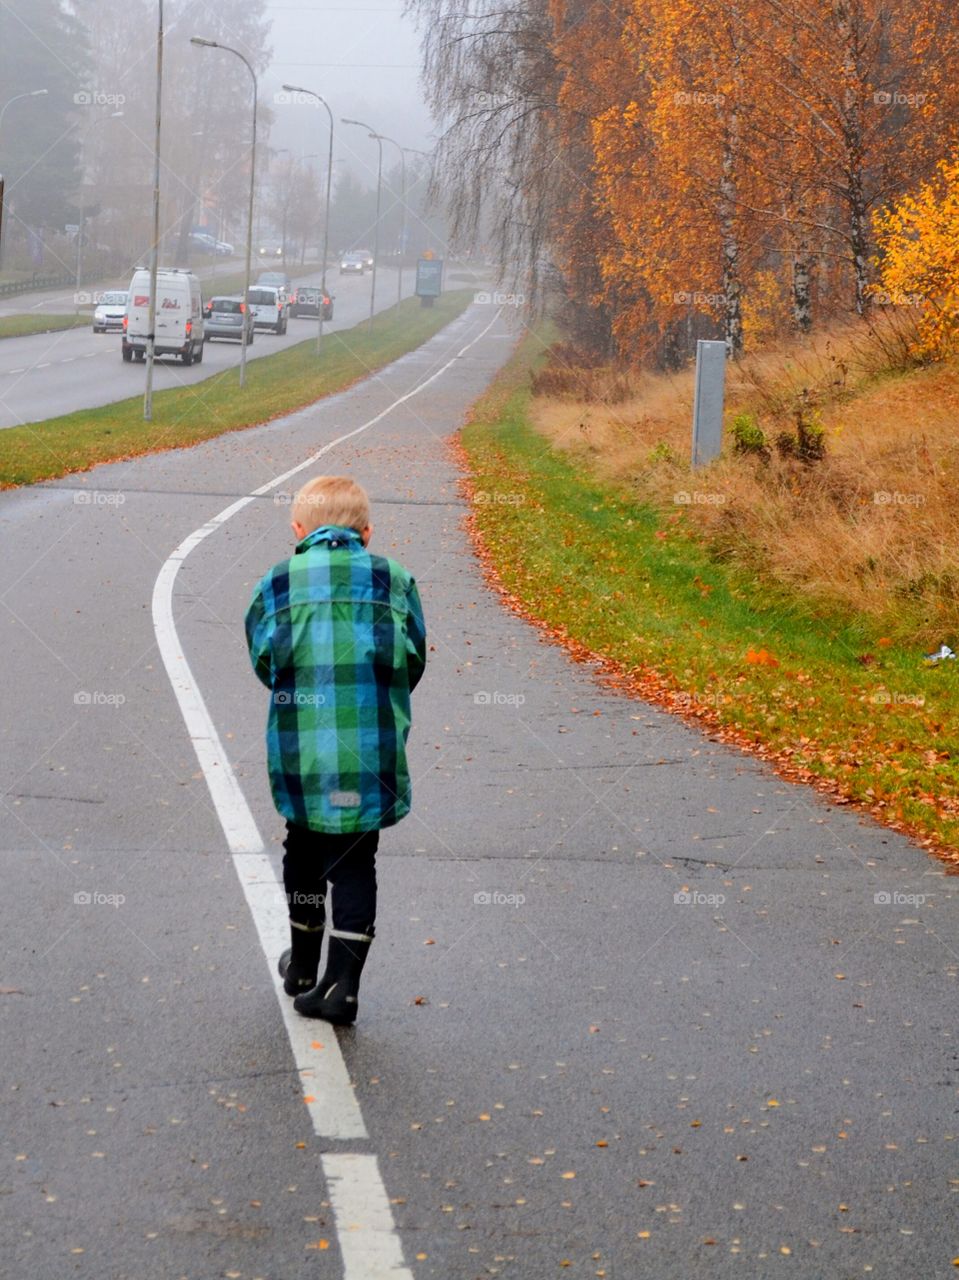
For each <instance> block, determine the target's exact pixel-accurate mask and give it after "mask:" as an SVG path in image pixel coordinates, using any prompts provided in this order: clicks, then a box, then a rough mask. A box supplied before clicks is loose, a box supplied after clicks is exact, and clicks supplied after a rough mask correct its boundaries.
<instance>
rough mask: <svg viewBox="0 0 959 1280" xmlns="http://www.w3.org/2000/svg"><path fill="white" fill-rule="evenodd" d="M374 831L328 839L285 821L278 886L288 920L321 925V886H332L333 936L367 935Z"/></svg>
mask: <svg viewBox="0 0 959 1280" xmlns="http://www.w3.org/2000/svg"><path fill="white" fill-rule="evenodd" d="M379 841H380V833H379V832H378V831H363V832H359V833H358V834H356V835H329V834H327V833H326V832H324V831H311V830H310V828H309V827H301V826H298V825H297V824H296V823H295V822H287V824H286V839H285V840H284V841H283V848H284V849H285V850H286V853H285V854H284V855H283V886H284V888H285V889H286V900H287V902H288V904H289V911H290V919H291V920H292V921H294V922H295V923H296V924H302V925H306V927H307V928H309V929H316V928H317V927H322V926H323V925H324V924H325V923H326V897H327V886H328V885H331V886H332V887H333V912H332V915H333V919H332V925H333V928H334V930H335V931H336V932H337V933H343V934H347V935H349V934H352V935H356V936H363V935H366V936H367V937H369V938H372V937H373V929H374V925H375V922H376V848H377V845H378V844H379Z"/></svg>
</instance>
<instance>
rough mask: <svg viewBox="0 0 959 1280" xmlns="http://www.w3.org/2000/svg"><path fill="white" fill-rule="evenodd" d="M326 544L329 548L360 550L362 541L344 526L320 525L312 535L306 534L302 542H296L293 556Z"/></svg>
mask: <svg viewBox="0 0 959 1280" xmlns="http://www.w3.org/2000/svg"><path fill="white" fill-rule="evenodd" d="M321 542H323V543H327V544H328V545H329V546H330V547H349V548H350V550H357V549H362V546H363V540H362V538H361V537H360V535H359V533H358V532H357V531H356V529H348V528H346V526H345V525H339V524H322V525H320V527H319V528H318V529H314V530H313V531H312V533H308V534H307V535H306V537H305V538H304V539H303V540H302V542H298V543H297V546H296V551H295V552H294V553H293V554H294V555H299V554H300V552H301V551H309V549H310V548H311V547H315V546H317V545H318V544H319V543H321Z"/></svg>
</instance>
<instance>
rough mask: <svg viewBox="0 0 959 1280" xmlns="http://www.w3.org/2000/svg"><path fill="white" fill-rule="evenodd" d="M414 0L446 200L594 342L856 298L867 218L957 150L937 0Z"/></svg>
mask: <svg viewBox="0 0 959 1280" xmlns="http://www.w3.org/2000/svg"><path fill="white" fill-rule="evenodd" d="M410 7H411V8H412V9H414V10H415V11H417V12H418V13H420V14H421V15H422V16H423V18H424V20H425V21H424V32H425V38H424V47H425V51H426V58H427V70H428V83H429V86H430V91H431V101H432V105H433V108H434V111H435V113H436V115H437V118H438V119H439V121H440V123H441V126H442V130H443V132H442V140H441V144H440V148H439V165H438V173H439V174H440V176H441V178H442V180H443V182H444V184H445V186H446V187H447V188H448V189H449V190H451V191H452V192H453V193H454V194H453V205H454V208H455V207H456V206H457V202H459V207H460V209H461V211H462V209H463V208H464V207H465V206H464V203H463V201H464V192H465V191H466V190H467V189H471V190H472V193H473V194H472V199H471V201H468V202H467V203H469V205H470V208H471V209H472V210H473V212H474V214H475V215H476V216H475V218H474V223H473V225H474V226H476V225H478V224H479V221H481V220H482V219H484V218H485V219H486V220H488V222H489V223H490V224H491V225H492V226H493V227H495V228H496V231H497V234H498V237H499V247H500V255H501V259H502V261H503V262H504V263H507V264H509V266H510V267H511V268H512V269H514V270H515V271H517V272H518V273H520V274H522V275H523V276H524V278H525V279H526V280H527V281H531V282H532V286H533V289H534V291H535V290H538V289H539V288H540V287H541V286H542V285H546V284H548V285H550V286H551V287H552V288H553V290H554V292H555V293H556V294H558V296H559V298H560V299H561V305H560V316H561V318H565V321H566V324H567V328H568V329H569V330H570V332H571V333H572V334H573V335H574V337H575V338H576V340H577V341H578V342H580V344H581V345H583V346H584V347H588V348H589V349H591V350H592V351H593V353H594V355H595V356H596V357H597V358H606V356H607V355H608V352H609V349H610V346H611V345H612V347H613V348H614V349H615V351H616V353H617V354H618V355H619V357H621V358H623V359H627V360H637V359H644V358H646V359H650V358H652V359H656V360H658V361H664V360H668V359H669V358H670V355H671V354H673V355H675V354H676V353H679V354H682V355H685V354H687V353H688V352H689V351H690V350H691V349H692V347H693V345H694V340H695V338H696V337H700V336H722V337H723V338H724V339H725V341H726V344H727V347H728V350H729V352H730V354H731V355H732V356H737V355H738V354H739V353H740V352H741V351H742V350H743V349H744V345H745V342H746V337H747V329H746V326H745V324H744V317H747V316H748V315H750V314H755V313H756V311H757V308H759V307H760V306H763V307H769V306H779V307H780V309H781V311H782V315H781V316H780V321H781V323H782V324H786V325H791V326H792V327H793V328H794V329H795V330H796V331H797V332H799V333H808V332H809V331H810V330H811V329H812V328H813V327H814V326H816V325H817V324H821V323H824V322H827V321H829V320H831V319H833V318H835V317H837V316H842V315H848V314H858V315H863V314H865V312H866V311H867V310H868V309H869V307H870V306H871V305H873V303H874V300H875V298H876V294H875V292H874V290H873V289H872V285H873V284H874V283H875V280H876V276H877V270H878V266H877V263H878V262H879V261H880V260H881V247H882V246H881V245H880V244H879V243H878V242H877V239H876V234H875V226H876V225H877V218H880V219H881V212H882V210H884V209H888V208H890V207H892V206H894V205H895V204H896V202H897V201H898V200H900V199H901V198H903V197H904V196H905V195H906V193H907V192H909V191H911V190H916V189H919V187H920V184H922V183H923V182H924V181H928V180H930V179H931V178H932V177H933V175H934V174H935V173H936V169H937V165H938V164H939V163H940V162H941V161H942V160H943V159H944V158H945V157H948V156H951V155H952V154H953V153H954V151H955V149H956V147H957V146H959V24H957V23H956V21H955V15H954V12H953V0H896V2H895V3H894V2H893V0H609V2H608V3H594V2H592V0H525V2H523V3H520V2H519V0H512V2H510V0H506V2H504V0H498V2H497V0H491V2H490V3H484V2H483V0H480V2H479V3H469V2H468V0H417V2H412V3H411V6H410ZM478 91H481V92H483V93H485V94H487V95H488V96H489V103H490V105H489V108H488V109H486V108H482V107H477V100H476V93H477V92H478ZM504 102H508V103H509V104H510V105H509V110H508V111H504V110H503V105H502V104H503V103H504ZM478 174H480V175H482V180H481V181H479V182H478V180H477V175H478ZM877 254H879V255H880V257H879V258H877ZM547 268H555V270H551V269H547ZM753 330H754V331H758V326H753Z"/></svg>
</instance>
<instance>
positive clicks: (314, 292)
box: [289, 285, 333, 320]
mask: <svg viewBox="0 0 959 1280" xmlns="http://www.w3.org/2000/svg"><path fill="white" fill-rule="evenodd" d="M321 298H322V300H323V319H324V320H332V319H333V295H332V294H330V293H326V292H325V291H324V290H323V289H317V288H313V287H311V286H309V285H305V286H301V287H300V288H299V289H297V290H296V292H295V293H294V294H293V296H292V297H291V298H290V312H289V314H290V315H291V316H293V317H296V316H318V315H319V314H320V299H321Z"/></svg>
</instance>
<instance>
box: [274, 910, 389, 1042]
mask: <svg viewBox="0 0 959 1280" xmlns="http://www.w3.org/2000/svg"><path fill="white" fill-rule="evenodd" d="M372 941H373V939H372V938H371V937H369V936H368V935H366V934H358V933H351V934H347V935H346V936H345V937H344V936H343V934H340V933H337V931H336V930H335V929H331V930H330V946H329V950H328V951H327V955H326V972H325V973H324V974H323V977H322V978H321V979H320V980H319V982H318V983H317V984H316V986H315V987H314V988H313V990H312V991H310V992H308V993H307V994H306V995H299V996H297V997H296V999H295V1000H294V1001H293V1008H294V1009H295V1010H296V1011H297V1013H302V1014H303V1016H304V1017H305V1018H322V1019H323V1021H324V1022H332V1023H334V1024H335V1025H336V1026H340V1027H348V1026H350V1024H351V1023H353V1022H355V1021H356V1009H357V997H358V996H359V991H360V974H361V973H362V972H363V966H364V964H366V957H367V955H368V954H369V950H370V943H371V942H372Z"/></svg>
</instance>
